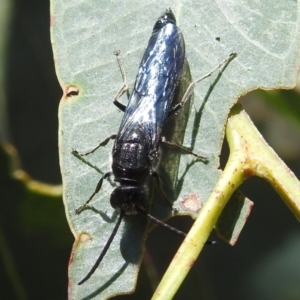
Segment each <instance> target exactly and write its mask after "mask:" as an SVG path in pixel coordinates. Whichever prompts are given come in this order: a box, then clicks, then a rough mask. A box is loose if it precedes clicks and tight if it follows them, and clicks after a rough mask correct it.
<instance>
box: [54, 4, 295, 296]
mask: <svg viewBox="0 0 300 300" xmlns="http://www.w3.org/2000/svg"><path fill="white" fill-rule="evenodd" d="M169 5H170V3H169V2H166V1H161V2H159V3H154V2H152V1H143V2H136V1H126V2H110V1H101V2H99V1H95V0H94V1H88V2H82V1H72V3H70V2H69V1H66V0H60V1H52V4H51V13H52V18H51V20H52V28H51V36H52V42H53V48H54V56H55V63H56V70H57V74H58V78H59V81H60V84H61V86H62V88H63V91H64V96H63V98H62V100H61V104H60V112H59V119H60V131H59V140H60V141H59V143H60V163H61V169H62V175H63V184H64V203H65V208H66V214H67V218H68V221H69V225H70V227H71V230H72V232H73V234H74V236H75V239H76V241H75V244H74V248H73V252H72V257H71V260H70V262H71V263H70V268H69V277H70V282H69V291H70V299H75V298H76V299H79V298H84V297H88V296H89V297H93V296H97V299H100V298H101V299H106V298H108V297H110V296H112V295H116V294H121V293H126V292H127V293H128V292H130V291H132V290H133V288H134V285H135V279H136V276H137V274H136V272H137V269H138V266H139V263H140V259H141V258H140V252H142V250H143V240H144V238H145V235H144V234H145V230H146V225H147V224H146V223H147V222H146V220H144V219H143V217H142V216H134V217H132V218H129V217H128V218H126V220H125V221H124V222H123V223H122V225H121V228H120V230H119V232H118V233H117V235H116V237H115V239H114V241H113V243H112V245H111V247H110V249H109V251H108V253H107V255H106V256H105V258H104V260H103V262H102V263H101V265H100V267H99V268H98V269H97V270H96V272H95V274H94V275H93V276H92V277H91V278H90V279H89V281H87V282H86V283H85V284H84V285H83V286H79V287H78V286H77V283H78V282H79V281H80V280H81V279H82V278H83V277H84V276H85V275H86V274H87V272H88V271H89V270H90V268H91V267H92V266H93V264H94V263H95V261H96V259H97V257H98V255H99V253H100V252H101V250H102V249H103V247H104V245H105V243H106V241H107V239H108V237H109V235H110V233H111V231H112V228H113V227H114V224H115V222H116V218H117V213H116V212H115V211H114V210H113V209H112V208H111V206H110V204H109V197H110V194H111V192H112V190H113V186H112V185H111V184H110V183H109V182H104V184H103V186H102V189H101V191H100V193H99V194H97V196H96V197H95V199H94V200H93V201H92V203H91V206H92V209H87V210H85V211H83V212H82V213H81V214H80V215H76V214H75V213H74V210H75V208H77V207H78V206H80V205H81V204H83V203H84V202H85V201H86V200H87V199H88V197H89V196H90V195H91V194H92V192H93V191H94V189H95V186H96V184H97V182H98V180H99V179H100V177H101V174H99V173H98V172H97V171H96V170H95V169H93V168H90V167H89V166H87V165H86V164H83V163H82V161H80V160H78V159H77V158H76V157H74V156H73V155H71V150H72V149H77V150H78V151H82V152H84V151H88V150H90V149H92V148H94V147H95V146H96V145H97V144H98V143H99V142H101V141H103V140H104V139H105V138H107V137H108V136H109V135H111V134H114V133H116V132H117V131H118V126H119V124H120V121H121V118H122V112H120V111H118V109H117V108H116V107H114V105H113V104H112V99H113V97H114V96H115V94H116V92H117V90H118V89H119V87H120V86H121V75H120V72H119V69H118V66H117V63H116V61H115V57H114V55H113V54H112V53H113V51H114V50H121V55H122V60H123V63H124V65H125V69H126V73H127V78H128V80H129V82H128V83H129V86H130V87H132V84H133V82H134V79H135V75H136V72H137V68H138V64H139V61H140V59H141V57H142V54H143V51H144V50H145V47H146V45H147V41H148V39H149V37H150V34H151V31H152V27H153V25H154V22H155V21H156V20H157V18H158V17H159V15H160V14H161V13H162V12H163V11H164V10H165V8H166V7H168V6H169ZM172 9H173V11H174V14H175V16H176V18H177V21H178V26H179V27H180V28H181V30H182V32H183V34H184V37H185V43H186V57H187V60H188V62H189V67H190V70H191V75H192V78H193V79H194V80H195V79H197V78H199V77H201V76H202V75H204V74H205V73H207V72H209V71H210V70H211V69H213V68H214V67H215V66H216V65H218V64H219V63H220V62H221V61H222V60H223V59H224V58H226V57H228V56H229V54H230V53H231V52H236V53H237V55H238V56H237V58H235V59H234V60H233V61H231V62H230V64H229V65H228V66H227V67H226V68H225V69H224V70H223V72H222V74H219V73H218V72H215V74H214V75H213V76H212V77H211V78H210V79H206V80H204V81H203V82H201V83H199V84H198V85H197V87H196V89H195V93H194V97H193V98H194V104H193V105H191V112H190V116H189V119H188V123H187V126H186V130H185V133H184V141H183V145H185V146H187V147H191V148H192V150H193V151H194V152H196V153H197V154H200V155H204V156H207V157H208V158H209V163H208V164H203V163H200V162H196V163H195V162H194V160H193V157H191V156H190V155H182V156H181V157H180V164H179V167H177V162H176V158H174V161H175V163H171V165H172V166H174V170H172V172H171V173H172V174H171V175H170V176H169V177H170V178H171V179H172V180H173V181H172V185H173V187H174V191H175V193H174V194H175V195H176V201H175V203H174V206H175V207H177V208H180V207H181V206H180V201H181V200H182V199H184V198H185V197H187V196H189V195H191V194H194V193H197V195H198V196H199V198H200V199H203V201H205V199H207V198H208V196H209V195H210V193H211V191H212V190H213V187H214V186H215V184H216V182H217V181H218V178H219V176H220V172H219V170H218V167H219V154H220V149H221V145H222V142H223V137H224V125H225V123H226V119H227V115H228V112H229V109H230V107H231V106H232V105H233V104H234V103H235V102H236V101H237V99H238V97H239V96H240V95H242V94H245V93H246V92H248V91H250V90H253V89H257V88H264V89H272V88H276V87H284V88H291V87H292V86H293V85H294V83H295V78H296V73H297V69H298V63H299V55H298V51H299V38H298V37H299V28H300V26H299V21H298V20H299V17H298V15H299V14H298V11H297V3H296V2H289V3H288V2H287V1H286V0H281V1H277V2H276V4H272V6H271V7H270V5H269V3H268V2H264V1H262V2H261V3H257V2H255V3H254V2H252V1H243V2H241V1H231V2H230V3H229V2H226V3H225V2H224V1H215V2H212V1H209V0H205V1H201V3H200V2H197V1H181V2H180V5H179V4H178V5H173V6H172ZM71 91H75V93H74V92H73V93H70V92H71ZM77 92H78V96H76V95H75V94H77ZM71 95H75V96H73V97H72V96H71ZM124 98H125V99H124V102H123V103H126V101H127V100H126V97H124ZM184 127H185V126H183V129H184ZM183 129H182V130H183ZM110 157H111V144H108V145H107V146H106V147H103V148H100V149H99V150H98V151H96V152H95V153H94V154H93V155H90V156H89V157H87V160H88V162H89V163H90V164H92V165H95V166H97V168H99V169H100V170H101V171H102V172H103V173H105V172H107V171H110V169H111V168H110ZM172 159H173V158H172ZM171 190H172V189H171ZM162 202H163V201H162V200H160V199H157V197H155V199H154V201H153V208H152V212H153V213H154V215H157V216H160V212H161V207H163V206H165V204H164V203H162ZM161 217H165V213H162V214H161ZM158 246H160V245H158ZM161 246H162V247H164V246H163V245H161Z"/></svg>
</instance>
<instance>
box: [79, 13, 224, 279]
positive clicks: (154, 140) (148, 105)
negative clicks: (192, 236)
mask: <svg viewBox="0 0 300 300" xmlns="http://www.w3.org/2000/svg"><path fill="white" fill-rule="evenodd" d="M115 54H116V56H117V60H118V63H119V66H120V69H121V72H122V76H123V80H124V84H123V86H122V88H121V89H120V91H119V92H118V93H117V96H116V97H115V99H114V104H115V105H116V106H117V107H118V108H119V109H121V110H122V111H124V116H123V120H122V123H121V125H120V128H119V132H118V134H117V135H112V136H110V137H108V138H107V139H106V140H104V141H103V142H102V143H100V144H99V145H98V146H97V147H96V148H95V149H93V150H92V151H90V152H87V153H84V154H79V153H78V152H77V151H76V150H74V151H73V154H75V155H76V156H83V155H87V154H90V153H92V152H94V151H95V150H96V149H98V148H99V147H101V146H105V145H106V144H107V143H108V142H109V140H111V139H115V143H114V146H113V150H112V158H113V161H112V172H108V173H106V174H104V175H103V176H102V178H101V179H100V181H99V182H98V184H97V187H96V189H95V191H94V193H93V194H92V195H91V196H90V198H89V199H88V201H87V202H86V203H85V204H84V205H82V206H80V207H79V208H78V209H77V210H76V213H80V212H81V211H82V210H83V209H84V208H85V207H86V206H87V204H88V203H89V202H90V201H91V200H92V198H93V197H94V196H95V194H96V193H98V192H99V190H100V189H101V186H102V182H103V180H104V179H105V178H107V177H109V176H111V175H112V174H113V175H114V181H115V182H118V183H119V186H117V187H116V188H115V190H114V191H113V192H112V194H111V196H110V203H111V205H112V207H113V208H115V209H118V210H119V211H120V216H119V218H118V221H117V223H116V225H115V228H114V230H113V232H112V233H111V236H110V238H109V240H108V241H107V243H106V245H105V247H104V249H103V250H102V252H101V254H100V256H99V258H98V259H97V261H96V263H95V264H94V266H93V267H92V269H91V270H90V271H89V273H88V274H87V275H86V276H85V277H84V278H83V279H82V280H81V281H80V282H79V283H78V284H82V283H84V282H85V281H86V280H88V279H89V278H90V277H91V275H92V274H93V273H94V272H95V270H96V269H97V267H98V266H99V264H100V262H101V261H102V259H103V257H104V256H105V254H106V252H107V250H108V248H109V246H110V244H111V242H112V240H113V239H114V236H115V235H116V233H117V231H118V228H119V226H120V223H121V221H122V218H123V217H124V215H132V214H136V213H141V214H144V215H147V217H148V218H150V219H151V220H152V221H154V222H156V223H158V224H160V225H162V226H165V227H169V229H171V230H173V231H175V232H177V233H178V234H181V235H183V236H185V233H183V232H181V231H179V230H176V229H175V228H172V227H170V226H168V225H167V224H165V223H163V222H161V221H159V220H157V219H155V218H154V217H152V216H151V215H150V214H149V213H148V212H147V210H146V207H147V204H148V193H147V188H146V185H147V183H148V179H149V178H150V177H154V178H155V179H156V182H157V186H158V187H159V189H160V190H161V191H162V189H161V183H160V178H159V175H158V173H157V171H156V168H157V167H158V162H159V145H160V143H162V142H164V143H167V144H169V145H170V144H171V145H172V146H177V145H174V144H172V143H170V142H166V141H163V140H162V137H161V133H162V129H163V127H164V124H165V121H166V119H167V118H168V117H169V116H170V115H172V114H174V113H175V112H176V111H178V110H179V109H180V108H181V107H182V106H183V105H184V103H185V102H186V100H187V99H188V98H189V95H190V94H191V92H192V90H193V88H194V86H195V84H196V83H197V82H199V81H200V80H202V79H204V78H206V77H208V76H210V75H211V74H212V73H213V72H214V71H215V69H217V68H219V67H220V66H221V65H222V64H224V63H225V62H228V60H229V58H228V59H226V60H224V61H223V62H222V63H221V64H220V65H219V66H217V67H216V68H215V69H214V70H213V71H212V72H210V73H209V74H207V75H205V76H203V77H202V78H199V79H198V80H197V81H195V82H193V83H192V84H191V85H190V86H189V88H188V89H187V91H186V93H185V95H184V96H183V99H182V100H181V102H179V103H177V104H176V105H174V103H173V99H174V94H175V90H176V87H177V86H178V84H179V82H180V77H181V74H182V71H183V64H184V59H185V44H184V39H183V35H182V32H181V31H180V29H179V28H178V27H177V25H176V19H175V17H174V14H173V12H172V10H171V9H168V10H167V11H166V12H165V13H164V14H163V15H162V16H161V17H160V18H159V19H158V20H157V22H156V23H155V25H154V27H153V32H152V35H151V37H150V39H149V42H148V46H147V49H146V51H145V53H144V56H143V58H142V61H141V63H140V66H139V70H138V74H137V76H136V80H135V84H134V88H133V91H132V93H131V95H130V99H129V103H128V105H127V106H126V107H125V106H124V105H123V104H121V103H120V102H118V98H119V97H120V96H121V95H122V94H123V93H124V92H125V91H126V89H127V85H126V82H125V72H124V69H123V66H122V64H121V62H120V59H119V56H118V55H119V52H115ZM177 147H179V148H181V149H182V150H184V151H185V152H187V153H190V154H193V155H195V156H197V155H196V154H194V153H192V152H191V151H189V150H187V149H185V148H183V147H181V146H177ZM197 157H198V158H200V159H203V157H199V156H197ZM162 194H163V195H164V193H163V191H162Z"/></svg>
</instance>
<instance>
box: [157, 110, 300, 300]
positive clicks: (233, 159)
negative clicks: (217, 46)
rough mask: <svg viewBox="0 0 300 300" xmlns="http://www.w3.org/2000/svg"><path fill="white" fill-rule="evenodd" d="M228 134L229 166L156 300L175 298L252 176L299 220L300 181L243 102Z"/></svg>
mask: <svg viewBox="0 0 300 300" xmlns="http://www.w3.org/2000/svg"><path fill="white" fill-rule="evenodd" d="M226 137H227V140H228V143H229V148H230V155H229V159H228V162H227V164H226V167H225V169H224V171H223V173H222V175H221V177H220V179H219V182H218V183H217V185H216V186H215V188H214V190H213V192H212V194H211V195H210V197H209V199H208V200H207V201H206V202H205V204H204V206H203V208H202V209H201V211H200V213H199V216H198V218H197V220H196V221H195V223H194V225H193V226H192V228H191V230H190V232H189V233H188V235H187V237H186V239H185V240H184V241H183V243H182V245H181V246H180V248H179V250H178V251H177V253H176V255H175V257H174V258H173V260H172V262H171V264H170V266H169V268H168V270H167V271H166V273H165V275H164V277H163V279H162V281H161V282H160V284H159V286H158V287H157V289H156V291H155V293H154V295H153V297H152V300H161V299H163V300H168V299H172V298H173V297H174V295H175V293H176V291H177V290H178V289H179V287H180V285H181V283H182V282H183V280H184V278H185V277H186V275H187V273H188V272H189V270H190V269H191V267H192V266H193V264H194V262H195V261H196V259H197V257H198V256H199V254H200V252H201V250H202V248H203V245H204V243H205V242H206V240H207V239H208V237H209V235H210V233H211V231H212V229H213V227H214V225H215V224H216V222H217V220H218V218H219V216H220V214H221V212H222V210H223V208H224V207H225V205H226V203H227V202H228V200H229V199H230V197H231V195H232V194H233V192H234V191H235V190H236V189H237V188H238V187H239V186H240V185H241V184H242V183H243V181H244V180H245V179H247V178H248V177H250V176H253V175H256V176H260V177H263V178H265V179H266V180H268V181H269V182H270V183H271V184H272V186H273V187H274V188H275V190H276V191H277V192H278V193H279V194H280V195H281V197H282V198H283V199H284V201H285V203H286V204H287V205H288V206H289V208H290V209H291V210H292V211H293V213H294V214H295V215H296V217H297V218H298V220H299V219H300V209H299V208H300V184H299V181H298V180H297V178H296V177H295V175H294V174H293V173H292V172H291V171H290V170H289V169H288V168H287V166H286V165H285V164H284V163H283V162H282V161H281V159H280V158H279V157H278V156H277V155H276V153H275V152H274V151H273V149H271V148H270V147H269V146H268V144H267V143H266V142H265V141H264V139H263V138H262V136H261V135H260V133H259V132H258V131H257V129H256V128H255V126H254V125H253V123H252V122H251V120H250V119H249V117H248V115H247V114H246V113H245V112H244V111H243V109H242V107H241V106H240V105H235V106H234V107H233V108H232V110H231V113H230V115H229V119H228V123H227V126H226Z"/></svg>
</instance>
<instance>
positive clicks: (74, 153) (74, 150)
mask: <svg viewBox="0 0 300 300" xmlns="http://www.w3.org/2000/svg"><path fill="white" fill-rule="evenodd" d="M116 137H117V135H116V134H112V135H111V136H109V137H108V138H106V139H105V140H104V141H102V142H101V143H100V144H99V145H98V146H97V147H95V148H94V149H92V150H90V151H88V152H83V153H80V152H78V151H77V150H76V149H73V150H72V154H73V155H75V156H86V155H89V154H91V153H94V152H95V151H96V150H97V149H99V148H100V147H104V146H106V145H107V143H108V142H109V141H110V140H115V139H116Z"/></svg>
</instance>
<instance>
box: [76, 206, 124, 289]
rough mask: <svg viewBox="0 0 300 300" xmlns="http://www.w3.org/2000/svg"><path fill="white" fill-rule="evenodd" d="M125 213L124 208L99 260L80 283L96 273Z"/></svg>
mask: <svg viewBox="0 0 300 300" xmlns="http://www.w3.org/2000/svg"><path fill="white" fill-rule="evenodd" d="M124 214H125V212H124V211H123V210H121V213H120V216H119V219H118V221H117V223H116V225H115V228H114V230H113V231H112V233H111V235H110V237H109V239H108V241H107V242H106V244H105V247H104V248H103V250H102V252H101V254H100V255H99V257H98V259H97V261H96V262H95V264H94V265H93V267H92V268H91V270H90V271H89V272H88V274H87V275H86V276H85V277H84V278H83V279H82V280H81V281H80V282H78V285H81V284H83V283H84V282H86V281H87V280H88V279H89V278H90V277H91V276H92V275H93V274H94V272H95V270H96V269H97V268H98V266H99V265H100V263H101V261H102V259H103V257H104V256H105V254H106V252H107V250H108V249H109V247H110V244H111V243H112V241H113V239H114V237H115V235H116V233H117V231H118V229H119V227H120V224H121V221H122V219H123V217H124Z"/></svg>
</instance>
